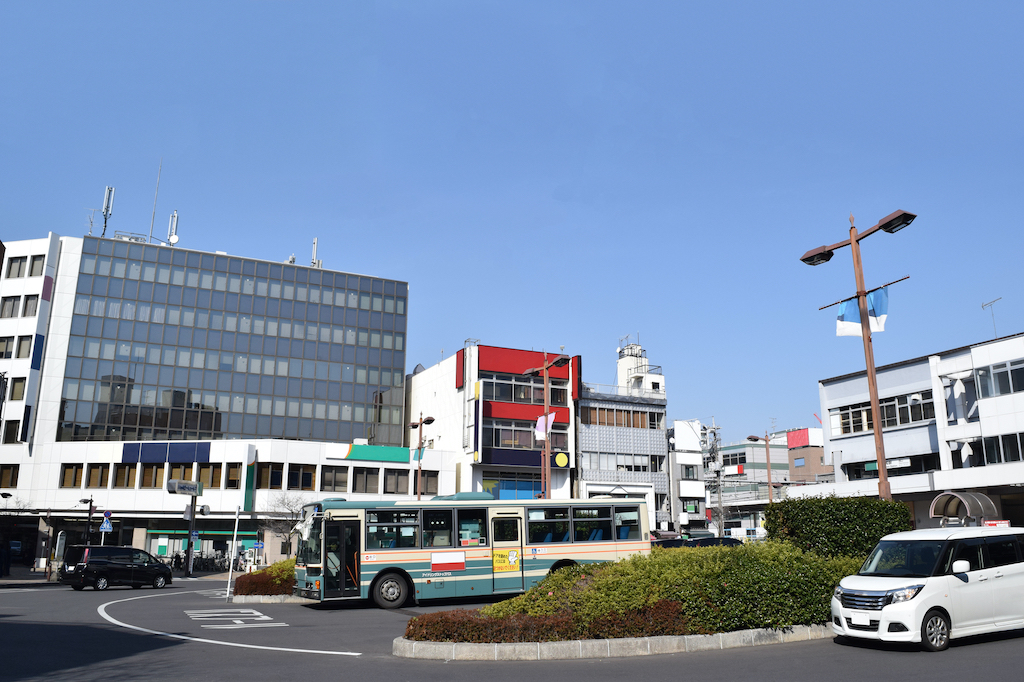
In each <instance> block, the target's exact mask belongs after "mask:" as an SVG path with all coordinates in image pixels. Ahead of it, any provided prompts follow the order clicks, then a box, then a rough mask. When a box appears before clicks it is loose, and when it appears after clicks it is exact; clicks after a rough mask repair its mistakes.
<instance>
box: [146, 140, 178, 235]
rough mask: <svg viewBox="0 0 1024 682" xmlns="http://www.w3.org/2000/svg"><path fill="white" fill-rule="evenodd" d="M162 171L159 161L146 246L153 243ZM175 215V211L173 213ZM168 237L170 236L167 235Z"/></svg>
mask: <svg viewBox="0 0 1024 682" xmlns="http://www.w3.org/2000/svg"><path fill="white" fill-rule="evenodd" d="M163 170H164V160H163V159H162V158H161V159H160V167H159V168H157V169H156V193H155V194H153V217H152V218H150V219H149V241H148V242H146V243H147V244H152V243H153V223H155V222H156V198H157V197H158V196H160V173H161V172H163ZM175 213H177V211H175ZM168 237H170V235H168Z"/></svg>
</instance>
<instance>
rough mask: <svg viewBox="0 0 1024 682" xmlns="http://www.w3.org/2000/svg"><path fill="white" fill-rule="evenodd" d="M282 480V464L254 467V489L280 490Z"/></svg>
mask: <svg viewBox="0 0 1024 682" xmlns="http://www.w3.org/2000/svg"><path fill="white" fill-rule="evenodd" d="M283 478H284V464H274V463H269V464H258V465H257V466H256V487H257V488H259V489H263V490H267V489H270V490H280V489H281V482H282V479H283Z"/></svg>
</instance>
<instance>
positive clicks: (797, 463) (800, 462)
mask: <svg viewBox="0 0 1024 682" xmlns="http://www.w3.org/2000/svg"><path fill="white" fill-rule="evenodd" d="M803 465H804V458H803V457H797V458H796V459H794V460H793V466H795V467H802V466H803Z"/></svg>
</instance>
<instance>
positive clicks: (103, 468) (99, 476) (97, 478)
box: [85, 464, 110, 488]
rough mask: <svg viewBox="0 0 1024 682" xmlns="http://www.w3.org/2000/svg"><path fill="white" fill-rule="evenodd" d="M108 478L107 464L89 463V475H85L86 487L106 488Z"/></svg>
mask: <svg viewBox="0 0 1024 682" xmlns="http://www.w3.org/2000/svg"><path fill="white" fill-rule="evenodd" d="M109 480H110V465H109V464H90V465H89V475H88V476H86V477H85V487H86V488H106V487H107V481H109Z"/></svg>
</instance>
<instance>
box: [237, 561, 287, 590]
mask: <svg viewBox="0 0 1024 682" xmlns="http://www.w3.org/2000/svg"><path fill="white" fill-rule="evenodd" d="M293 587H295V559H285V560H284V561H278V562H277V563H275V564H271V565H270V566H267V567H266V568H265V569H263V570H262V571H255V572H253V573H246V574H243V575H240V576H238V579H237V580H235V594H236V595H242V594H291V593H292V588H293Z"/></svg>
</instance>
